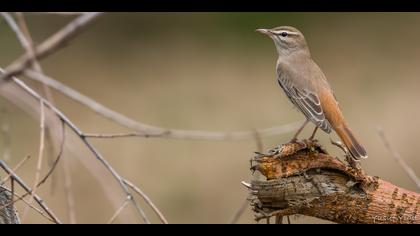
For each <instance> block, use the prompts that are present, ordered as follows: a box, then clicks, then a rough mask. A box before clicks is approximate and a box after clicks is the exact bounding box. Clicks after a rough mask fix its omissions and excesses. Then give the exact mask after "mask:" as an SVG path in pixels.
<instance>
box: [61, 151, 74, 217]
mask: <svg viewBox="0 0 420 236" xmlns="http://www.w3.org/2000/svg"><path fill="white" fill-rule="evenodd" d="M62 162H63V170H64V191H65V193H66V200H67V209H68V214H69V221H70V224H76V223H77V220H76V207H75V205H76V204H75V201H74V196H73V191H72V181H71V175H70V168H69V163H68V160H67V158H63V161H62Z"/></svg>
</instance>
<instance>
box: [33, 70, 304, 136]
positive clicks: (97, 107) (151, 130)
mask: <svg viewBox="0 0 420 236" xmlns="http://www.w3.org/2000/svg"><path fill="white" fill-rule="evenodd" d="M25 75H26V76H28V77H29V78H30V79H33V80H36V81H39V82H41V83H44V84H46V85H48V86H49V87H51V88H53V89H54V90H56V91H58V92H60V93H62V94H64V95H66V96H68V97H69V98H71V99H73V100H74V101H76V102H79V103H81V104H83V105H85V106H86V107H88V108H90V109H91V110H92V111H94V112H96V113H98V114H100V115H102V116H103V117H105V118H107V119H109V120H111V121H113V122H115V123H118V124H120V125H122V126H125V127H127V128H130V129H133V130H135V131H137V132H138V133H137V134H136V135H133V134H132V133H131V134H124V135H120V136H124V137H128V136H141V135H144V136H145V137H159V138H173V139H199V140H220V141H223V140H247V139H255V131H253V130H250V131H238V132H230V133H229V132H209V131H200V130H178V129H166V128H161V127H156V126H152V125H148V124H144V123H141V122H138V121H135V120H133V119H131V118H129V117H127V116H124V115H122V114H120V113H118V112H116V111H113V110H111V109H109V108H107V107H105V106H104V105H102V104H100V103H98V102H96V101H95V100H93V99H91V98H89V97H87V96H85V95H83V94H81V93H79V92H78V91H76V90H74V89H72V88H70V87H68V86H66V85H64V84H63V83H60V82H59V81H57V80H54V79H52V78H51V77H48V76H46V75H43V74H41V73H37V72H36V71H33V70H26V71H25ZM300 123H301V122H295V123H291V124H286V125H282V126H277V127H272V128H267V129H258V133H259V135H260V137H270V136H276V135H280V134H284V133H288V132H292V131H294V130H296V129H297V128H298V127H299V126H300ZM92 136H96V137H99V136H101V135H92ZM104 136H105V137H112V136H113V135H104ZM117 136H118V135H117Z"/></svg>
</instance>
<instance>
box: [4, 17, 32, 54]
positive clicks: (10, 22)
mask: <svg viewBox="0 0 420 236" xmlns="http://www.w3.org/2000/svg"><path fill="white" fill-rule="evenodd" d="M0 14H1V16H2V17H3V18H4V20H5V21H6V22H7V24H8V25H9V27H10V29H12V30H13V32H15V34H16V36H17V38H18V40H19V42H20V44H21V45H22V47H23V49H24V50H26V51H27V50H28V49H29V48H30V45H29V42H28V40H27V39H26V36H25V35H24V34H23V32H22V31H21V30H20V29H19V26H18V25H17V24H16V22H15V20H14V19H13V17H12V16H11V15H10V14H9V13H7V12H1V13H0Z"/></svg>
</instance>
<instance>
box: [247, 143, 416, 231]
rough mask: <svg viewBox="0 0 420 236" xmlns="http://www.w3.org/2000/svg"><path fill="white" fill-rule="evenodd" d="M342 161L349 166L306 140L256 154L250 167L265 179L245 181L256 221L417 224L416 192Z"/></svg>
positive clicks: (355, 164)
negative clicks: (301, 218)
mask: <svg viewBox="0 0 420 236" xmlns="http://www.w3.org/2000/svg"><path fill="white" fill-rule="evenodd" d="M347 160H348V161H349V163H350V165H349V164H345V163H343V162H342V161H340V160H339V159H337V158H335V157H332V156H330V155H329V154H328V153H327V152H326V151H325V150H324V149H323V148H322V147H321V146H319V144H317V143H316V142H315V141H310V140H304V141H302V142H298V143H288V144H285V145H282V146H281V147H278V148H275V149H273V150H270V152H269V154H261V153H257V156H256V157H254V158H253V163H255V165H253V166H252V167H251V169H252V170H256V171H259V172H261V173H262V174H263V175H264V176H265V177H266V178H267V180H265V181H261V180H254V181H252V182H251V184H246V183H245V184H244V185H245V186H247V187H248V188H249V189H250V191H251V197H250V202H251V205H252V207H253V210H254V211H255V216H256V220H260V219H263V218H267V217H271V216H274V215H280V216H286V215H294V214H302V215H307V216H313V217H317V218H321V219H325V220H330V221H333V222H337V223H372V224H373V223H377V224H379V223H386V224H392V223H405V224H409V223H416V224H419V223H420V212H419V211H420V207H419V206H420V194H418V193H415V192H412V191H409V190H406V189H403V188H400V187H398V186H395V185H393V184H392V183H389V182H387V181H384V180H382V179H380V178H378V177H371V176H368V175H366V174H365V173H364V172H363V170H362V169H361V168H360V166H359V165H360V164H359V163H357V162H354V161H351V158H347Z"/></svg>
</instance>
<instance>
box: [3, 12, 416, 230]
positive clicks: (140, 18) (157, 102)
mask: <svg viewBox="0 0 420 236" xmlns="http://www.w3.org/2000/svg"><path fill="white" fill-rule="evenodd" d="M72 18H73V17H70V16H53V15H39V14H28V15H27V16H26V19H27V21H28V24H29V28H30V31H31V33H32V34H33V38H34V41H35V42H36V43H40V42H42V41H43V40H44V39H46V38H47V37H48V36H49V35H50V34H52V33H54V32H55V31H56V30H58V29H60V28H61V27H62V26H64V25H65V24H66V22H68V21H69V20H70V19H72ZM419 24H420V14H418V13H108V14H106V15H104V16H103V17H101V18H100V19H98V20H97V21H96V22H95V23H94V24H93V25H92V26H91V27H90V28H89V29H88V30H87V31H86V32H84V33H83V34H82V35H81V36H80V37H78V38H77V39H75V40H74V41H73V42H72V43H71V44H70V45H69V46H68V47H67V48H65V49H63V50H60V51H59V52H57V53H55V54H54V55H52V56H50V57H48V58H47V59H45V60H43V61H42V66H43V68H44V69H45V72H46V74H47V75H51V76H52V77H53V78H55V79H57V80H59V81H61V82H63V83H65V84H67V85H69V86H70V87H72V88H74V89H76V90H78V91H80V92H81V93H83V94H85V95H88V96H89V97H91V98H94V99H95V100H97V101H98V102H100V103H102V104H104V105H106V106H108V107H110V108H111V109H114V110H116V111H118V112H121V113H123V114H125V115H127V116H129V117H131V118H133V119H136V120H139V121H142V122H145V123H147V124H152V125H156V126H161V127H167V128H177V129H197V130H208V131H238V130H252V129H254V128H268V127H271V126H278V125H282V124H287V123H292V122H295V121H299V120H303V115H302V114H300V113H299V112H298V111H297V110H295V109H294V108H293V106H292V104H291V103H290V102H289V101H288V100H287V98H286V96H285V95H284V94H283V91H281V89H280V88H279V87H278V85H277V82H276V78H275V63H276V59H277V55H276V52H275V48H274V45H273V42H272V41H271V39H269V38H268V37H264V36H263V35H261V34H258V33H256V32H255V29H257V28H264V27H275V26H279V25H291V26H295V27H297V28H298V29H300V30H301V31H302V32H303V33H304V35H305V37H306V39H307V41H308V44H309V46H310V49H311V53H312V57H313V58H314V60H315V61H316V62H317V63H318V64H319V66H320V67H321V68H322V69H323V71H324V73H325V74H326V76H327V79H328V80H329V82H330V84H331V85H332V87H333V89H334V91H335V93H336V96H337V98H338V100H339V102H340V105H341V108H342V110H343V112H344V115H345V116H346V118H347V121H348V123H349V124H350V126H351V127H352V129H353V130H354V132H355V134H356V135H357V136H358V137H359V139H360V140H361V142H362V143H364V144H365V146H366V149H367V151H368V153H369V158H368V159H367V160H364V161H363V163H362V164H363V167H364V168H365V170H366V171H367V173H369V174H370V175H375V176H380V177H382V178H384V179H385V180H388V181H391V182H393V183H394V184H396V185H399V186H401V187H404V188H407V189H410V190H413V191H417V189H416V186H415V185H414V184H413V182H412V181H411V180H410V179H409V178H408V176H407V174H406V173H405V172H404V171H403V170H402V169H401V168H400V167H399V166H398V165H397V164H396V162H395V161H394V160H393V159H392V157H391V155H390V153H389V152H388V151H387V150H386V148H385V147H384V145H383V144H382V142H381V139H380V138H379V136H378V134H377V131H376V128H377V126H382V127H384V129H385V131H386V133H387V135H388V137H389V139H390V141H391V142H392V144H393V146H394V147H395V148H396V149H397V150H398V151H399V152H400V153H401V156H402V157H403V158H404V159H405V160H406V162H407V163H408V164H409V165H410V166H411V167H412V168H413V169H414V170H415V171H416V172H417V173H420V160H419V158H418V157H417V156H418V154H417V151H416V149H415V148H416V146H417V145H418V144H417V142H418V139H419V138H420V125H419V124H418V123H417V122H418V121H419V120H420V110H419V109H418V108H419V105H420V104H419V100H420V93H419V89H420V78H419V76H420V66H419V63H420V46H419V44H418V42H420V28H419V27H418V25H419ZM0 40H1V41H0V42H1V43H0V52H1V53H0V66H1V67H3V68H4V67H6V66H7V65H8V64H9V63H11V62H12V61H13V60H14V59H15V58H17V57H18V56H19V55H21V54H22V53H23V50H22V49H21V47H20V45H19V43H18V41H17V40H16V37H15V35H14V33H13V32H12V31H11V30H10V29H9V28H8V26H7V24H6V23H5V22H4V21H3V20H2V21H0ZM25 81H27V80H25ZM29 83H30V81H29ZM30 84H31V85H32V86H35V85H36V84H34V83H30ZM54 97H55V100H56V103H57V106H58V107H59V108H60V109H61V110H63V111H64V112H65V114H66V115H68V116H69V117H70V118H71V119H72V120H73V121H74V122H75V123H76V124H77V125H78V126H79V127H80V128H81V129H82V130H84V131H86V132H92V133H113V132H126V131H128V130H126V129H124V128H122V127H120V126H118V125H116V124H113V123H111V122H109V121H107V120H105V119H104V118H102V117H100V116H98V115H96V114H94V113H93V112H91V111H90V110H88V109H86V108H85V107H83V106H81V105H79V104H77V103H75V102H73V101H71V100H69V99H68V98H66V97H64V96H62V95H60V94H59V93H55V92H54ZM0 108H1V109H3V111H5V112H4V114H2V117H1V120H2V122H3V124H4V123H7V124H9V125H10V141H11V157H12V158H11V160H10V161H9V163H10V165H11V166H14V165H16V164H17V163H18V162H19V161H20V160H21V159H22V158H23V157H24V156H25V155H31V156H32V157H33V158H31V160H30V161H29V162H28V163H26V164H25V166H24V167H23V168H22V169H21V170H19V172H18V173H19V174H20V175H21V176H22V177H23V178H24V179H25V180H26V181H28V182H29V183H32V181H33V176H34V173H35V165H36V157H37V153H38V145H39V128H38V127H39V124H38V123H39V122H38V121H37V120H35V119H33V118H31V117H30V116H28V115H27V114H26V113H25V112H23V111H21V110H20V109H19V108H17V107H16V106H14V105H13V104H11V103H10V102H8V101H7V100H5V99H4V98H1V99H0ZM312 127H313V126H312V125H311V127H310V128H309V127H308V128H306V129H305V131H304V133H303V135H302V136H303V137H307V136H309V135H310V133H311V131H312ZM291 136H292V134H291V133H288V134H284V135H281V136H278V137H273V138H265V139H263V144H264V148H265V149H268V148H270V147H273V146H276V145H278V144H280V143H283V142H286V141H288V140H289V139H290V138H291ZM330 137H331V138H333V139H338V138H337V136H336V135H335V134H333V135H331V136H330ZM4 138H5V137H4V135H2V136H0V144H1V142H3V140H4ZM317 138H318V139H319V140H320V141H321V143H322V144H324V145H325V146H326V147H327V149H328V150H329V151H330V152H331V153H333V154H335V155H337V156H342V153H341V152H340V151H339V150H337V148H336V147H334V146H332V145H330V142H329V136H328V135H326V134H325V133H323V132H318V134H317ZM1 139H3V140H1ZM3 143H4V142H3ZM94 143H95V144H96V145H97V146H98V148H99V149H100V150H101V151H102V153H103V154H104V156H105V157H106V159H107V160H109V161H110V162H111V163H112V165H113V166H114V167H115V168H116V170H117V171H119V172H120V173H121V174H122V175H123V176H124V177H126V178H127V179H129V180H131V181H132V182H134V183H135V184H137V185H138V186H140V187H141V188H142V189H143V190H144V191H145V192H146V193H147V194H148V195H149V196H150V198H151V199H152V200H154V201H155V203H156V205H157V206H158V207H159V208H160V209H161V210H162V212H163V214H164V215H165V216H166V217H167V218H168V220H169V222H171V223H227V222H229V220H230V219H231V217H232V216H233V214H234V213H235V211H236V210H237V209H238V207H239V206H240V205H241V204H242V202H243V201H244V199H245V197H246V196H247V191H246V190H245V188H244V187H243V186H242V185H241V184H240V182H241V181H242V180H246V181H249V180H250V179H251V178H252V177H251V174H250V171H249V159H250V158H251V157H252V156H253V151H255V150H256V145H255V141H253V140H249V141H198V140H193V141H191V140H171V139H144V138H126V139H115V140H95V141H94ZM3 146H4V145H3ZM3 148H4V147H3ZM0 152H1V149H0ZM66 158H68V159H70V160H71V159H72V155H71V153H66ZM87 158H91V157H87ZM44 169H48V167H47V165H45V167H44ZM88 173H89V172H88V171H87V170H86V169H85V168H83V167H82V166H81V165H80V163H77V162H75V163H74V165H72V169H71V175H72V180H73V188H74V189H73V191H74V194H75V200H76V213H77V221H78V222H80V223H99V222H105V221H106V220H108V219H109V218H110V217H111V216H112V214H113V213H114V211H115V209H113V208H112V207H110V205H109V203H108V201H107V199H106V198H104V197H103V196H102V195H103V192H102V191H101V190H100V187H99V186H98V183H97V182H95V181H94V179H92V177H91V176H90V175H89V174H88ZM1 175H2V176H4V174H3V173H1ZM55 186H56V187H55V190H54V191H53V192H52V191H51V184H50V183H48V184H47V185H45V186H44V187H42V189H40V190H39V191H40V194H41V195H42V196H43V197H45V200H46V201H47V202H48V203H49V205H50V207H51V208H52V209H53V210H55V211H56V212H57V214H58V215H59V216H60V218H62V219H63V220H64V221H68V219H67V218H66V217H67V214H66V206H65V200H63V199H64V194H63V187H62V174H60V173H58V174H57V183H56V184H55ZM22 208H23V205H20V208H19V209H22ZM147 213H150V211H149V210H148V211H147ZM153 217H154V216H153V215H151V218H152V220H153V221H154V222H157V221H156V218H153ZM26 222H29V223H44V222H46V221H45V220H44V219H43V218H41V217H39V216H38V215H37V214H36V213H31V214H30V215H29V218H27V219H26ZM117 222H118V221H117ZM239 222H240V223H254V221H253V215H252V212H251V211H250V210H247V211H246V212H245V214H244V215H243V217H241V219H240V221H239ZM292 223H326V221H321V220H318V219H314V218H310V217H305V216H302V217H293V218H292Z"/></svg>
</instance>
